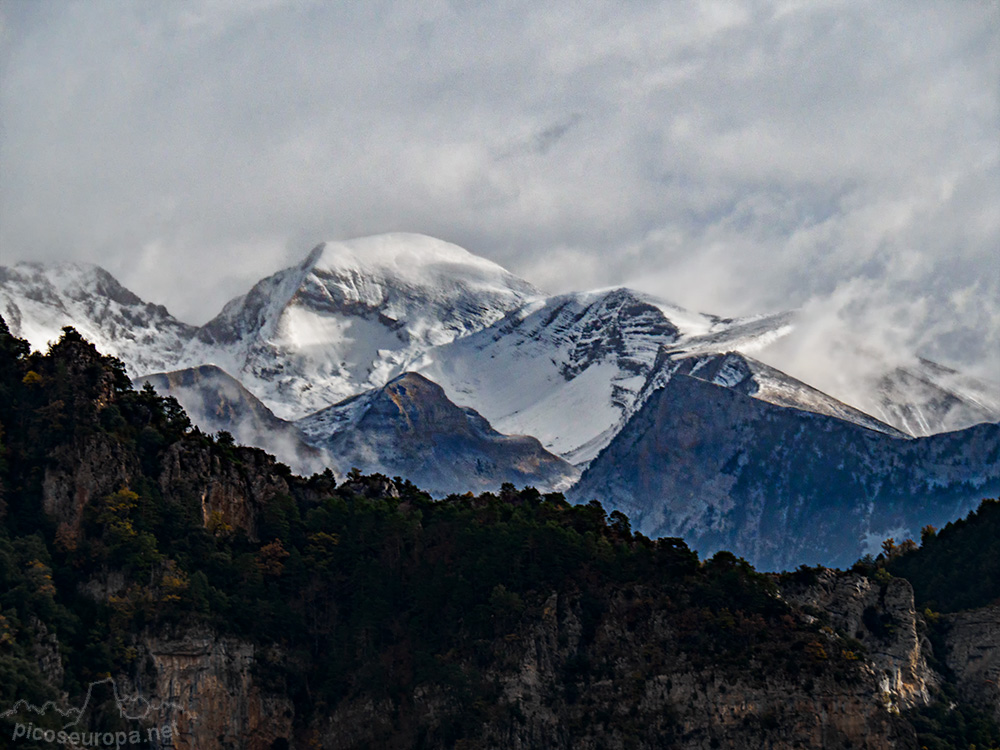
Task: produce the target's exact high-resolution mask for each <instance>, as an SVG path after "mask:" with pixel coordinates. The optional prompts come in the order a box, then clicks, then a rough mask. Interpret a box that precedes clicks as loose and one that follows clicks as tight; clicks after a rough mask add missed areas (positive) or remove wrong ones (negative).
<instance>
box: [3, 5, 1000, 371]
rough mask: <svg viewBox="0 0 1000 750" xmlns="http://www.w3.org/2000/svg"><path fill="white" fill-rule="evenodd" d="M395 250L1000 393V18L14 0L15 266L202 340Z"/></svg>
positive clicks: (9, 227)
mask: <svg viewBox="0 0 1000 750" xmlns="http://www.w3.org/2000/svg"><path fill="white" fill-rule="evenodd" d="M393 230H405V231H415V232H424V233H427V234H431V235H435V236H438V237H441V238H444V239H447V240H450V241H452V242H455V243H458V244H460V245H462V246H463V247H466V248H467V249H469V250H471V251H472V252H475V253H477V254H480V255H484V256H486V257H489V258H491V259H493V260H495V261H497V262H499V263H501V264H502V265H504V266H506V267H508V268H509V269H510V270H512V271H514V272H515V273H518V274H520V275H522V276H524V277H525V278H527V279H528V280H530V281H532V282H533V283H535V284H536V285H537V286H539V287H541V288H543V289H546V290H548V291H552V292H559V291H568V290H571V289H582V288H586V287H595V286H607V285H611V284H619V283H628V284H631V285H633V286H638V287H640V288H642V289H645V290H647V291H651V292H655V293H657V294H660V295H662V296H664V297H666V298H668V299H671V300H673V301H675V302H677V303H680V304H683V305H687V306H690V307H694V308H697V309H701V310H705V311H709V312H717V313H723V314H729V315H736V314H746V313H752V312H765V311H773V310H779V309H785V308H789V307H798V308H801V309H803V310H804V314H805V318H806V320H808V321H811V324H810V325H811V328H809V330H810V331H812V333H813V335H814V336H815V337H816V338H817V339H824V338H826V337H830V336H836V335H851V336H863V337H864V339H865V343H866V344H867V345H870V346H876V347H883V348H890V349H893V348H899V349H906V350H907V351H920V352H922V353H924V354H927V355H930V356H933V357H937V358H939V359H941V360H943V361H945V362H948V363H952V364H957V365H961V366H963V367H965V368H967V369H971V370H973V371H975V372H978V373H980V374H986V373H989V372H990V370H991V369H992V370H1000V3H998V2H996V0H959V1H947V0H934V1H933V2H921V1H920V0H899V1H893V0H878V1H872V2H863V1H859V0H845V1H840V0H811V1H809V2H805V1H800V0H781V1H779V0H774V1H768V0H761V1H759V2H757V1H754V2H725V1H722V0H720V1H715V0H699V2H667V1H664V0H660V1H659V2H645V1H644V0H633V1H630V2H626V3H623V2H592V1H590V0H582V1H581V0H566V1H563V0H553V1H552V2H546V3H538V2H528V1H527V0H525V1H523V2H521V1H519V0H515V1H511V2H475V1H473V0H468V1H466V0H462V1H458V0H456V1H454V2H448V1H447V0H440V1H438V0H421V1H420V2H412V3H395V2H381V1H378V0H371V1H369V2H363V3H330V2H310V1H309V0H252V1H251V0H188V1H187V2H170V1H167V0H158V1H157V2H155V3H153V2H111V1H110V0H86V1H83V0H78V1H76V2H74V1H73V0H0V253H2V261H3V262H4V263H10V262H13V261H15V260H57V259H75V260H88V261H94V262H98V263H100V264H102V265H103V266H105V267H106V268H107V269H108V270H110V271H111V272H112V273H113V274H115V275H116V276H117V277H118V278H119V279H120V280H121V281H122V282H123V283H124V284H125V285H126V286H128V287H130V288H131V289H133V290H134V291H136V292H137V293H138V294H140V296H143V297H144V298H146V299H150V300H152V301H157V302H163V303H165V304H166V305H167V306H168V308H170V310H171V311H172V312H173V313H174V314H175V315H177V316H178V317H180V318H182V319H184V320H187V321H188V322H192V323H200V322H203V321H205V320H207V319H208V318H209V317H211V316H212V315H213V314H214V313H215V312H217V311H218V309H219V308H220V307H221V306H222V304H223V303H224V302H225V301H226V300H227V299H228V298H230V297H232V296H234V295H235V294H238V293H241V292H242V291H245V289H246V288H247V287H249V285H250V284H251V283H252V282H253V281H255V280H257V279H259V278H260V277H262V276H264V275H266V274H268V273H271V272H273V271H275V270H277V269H278V268H281V267H283V266H286V265H289V264H290V263H292V262H294V261H297V260H299V259H300V258H301V257H303V256H304V255H305V254H306V253H307V252H308V250H309V249H310V248H311V247H313V246H314V245H315V244H317V243H318V242H319V241H321V240H325V239H340V238H347V237H354V236H359V235H365V234H373V233H378V232H385V231H393ZM801 351H811V350H801ZM810 356H812V355H810ZM800 358H801V352H800ZM824 366H826V365H825V364H824Z"/></svg>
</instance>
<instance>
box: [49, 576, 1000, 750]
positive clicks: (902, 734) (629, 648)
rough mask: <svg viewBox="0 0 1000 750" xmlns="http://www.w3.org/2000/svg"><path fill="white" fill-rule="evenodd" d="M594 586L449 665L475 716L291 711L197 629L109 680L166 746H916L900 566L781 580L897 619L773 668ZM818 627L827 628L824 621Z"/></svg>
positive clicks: (802, 593) (518, 749) (918, 696)
mask: <svg viewBox="0 0 1000 750" xmlns="http://www.w3.org/2000/svg"><path fill="white" fill-rule="evenodd" d="M793 588H794V587H793ZM609 597H610V598H609V599H608V600H607V605H608V606H607V607H606V609H604V610H603V611H602V613H601V614H600V615H599V616H598V617H597V618H596V620H595V619H594V616H593V612H591V613H589V614H588V613H587V611H586V609H587V605H586V604H585V602H583V601H582V600H581V598H580V596H579V595H577V594H572V593H563V594H556V593H553V594H551V595H550V596H549V597H548V599H547V600H546V601H545V602H544V605H543V606H542V607H541V609H540V611H537V610H536V614H534V615H532V616H529V617H526V618H524V619H521V620H520V622H511V623H509V627H508V626H500V625H498V627H497V633H496V637H495V638H494V639H493V640H492V641H490V642H488V643H487V644H485V647H486V649H487V651H486V652H484V653H482V654H481V655H480V656H479V657H477V658H476V659H475V660H473V661H469V662H467V663H463V664H462V665H461V667H460V668H461V670H462V671H463V672H465V673H466V674H467V675H469V676H470V677H471V678H472V679H476V680H479V679H482V681H483V682H484V683H486V684H492V685H494V686H495V690H496V692H495V697H494V698H493V699H492V700H491V701H490V702H489V703H482V704H477V705H476V706H475V707H473V709H471V710H472V714H470V713H469V712H470V709H469V707H468V706H467V705H463V703H462V701H461V699H460V696H459V692H460V689H458V688H456V687H455V686H454V685H453V684H443V683H425V684H422V685H420V686H418V687H417V689H416V690H415V691H414V692H413V694H412V695H410V696H405V697H403V698H402V699H401V700H399V701H395V702H394V701H390V700H386V699H376V698H373V697H371V696H368V695H366V694H364V693H362V694H360V695H358V696H356V697H353V698H348V699H345V700H342V701H340V702H339V703H337V704H336V705H335V706H332V707H329V708H326V707H323V706H316V707H315V709H316V710H315V711H314V712H313V714H312V716H311V717H308V718H307V717H304V716H299V715H297V714H296V710H295V706H294V704H293V702H292V699H291V696H290V694H289V691H288V689H287V687H286V686H285V685H283V684H282V683H281V681H280V680H278V681H270V682H269V681H267V680H266V678H262V677H261V674H262V670H261V667H262V666H263V667H265V669H264V670H263V673H265V674H266V667H267V665H268V664H269V663H275V662H282V661H284V659H285V657H284V656H283V654H282V653H281V651H280V649H272V650H271V651H270V652H267V653H264V652H263V651H262V649H261V648H260V647H255V646H254V645H252V644H250V643H248V642H245V641H242V640H240V639H237V638H231V637H223V636H219V635H218V634H216V633H214V632H212V631H209V630H207V629H202V628H199V627H189V628H182V629H180V630H179V631H177V632H160V633H152V634H150V633H147V634H145V635H143V636H142V637H140V638H139V640H138V642H137V646H138V647H139V652H140V653H139V657H140V658H139V659H137V660H136V662H135V663H136V664H144V665H145V666H144V668H140V669H139V670H138V671H137V672H136V673H135V674H133V675H132V676H131V677H130V678H129V679H128V680H127V681H126V682H127V683H128V684H126V685H122V687H123V688H125V690H124V691H123V694H124V695H137V696H140V698H141V699H142V700H144V701H148V702H149V705H151V706H152V707H153V714H152V715H151V717H150V718H151V721H150V723H154V722H155V724H156V725H157V726H167V725H169V726H172V727H173V730H174V733H175V734H174V737H173V746H174V747H176V748H178V750H275V749H281V748H284V749H286V750H292V749H294V750H299V749H301V750H305V749H307V748H324V749H331V750H332V749H334V748H337V749H339V748H371V747H385V748H407V747H415V746H418V745H419V746H421V747H426V748H452V747H467V748H471V747H475V748H496V749H497V750H500V749H501V748H502V749H504V750H507V749H508V748H513V749H514V750H529V749H531V748H537V747H551V748H566V749H567V750H569V749H570V748H572V749H573V750H575V749H576V748H588V749H593V750H598V749H602V750H603V748H638V749H640V750H641V749H645V748H650V749H651V748H661V747H666V746H669V747H672V748H682V749H685V750H687V749H690V750H703V749H708V748H717V747H724V748H734V749H736V750H757V749H758V748H761V747H768V748H774V749H775V750H785V749H786V748H787V749H789V750H791V748H803V747H810V748H812V747H816V748H844V749H845V750H846V749H847V748H854V749H857V748H866V749H867V750H890V749H895V748H915V747H916V742H915V736H914V734H913V731H912V728H911V727H910V726H909V725H908V724H907V723H906V722H905V721H903V720H902V719H901V718H900V717H899V716H898V711H897V710H896V709H897V708H899V707H902V706H903V705H912V704H913V703H918V702H920V701H922V700H923V699H924V697H925V690H926V688H927V686H928V685H929V684H930V682H931V680H932V677H930V676H929V675H928V673H927V670H926V666H925V665H924V664H923V654H922V651H921V642H920V640H919V639H918V638H917V635H916V630H915V628H916V625H915V616H914V613H913V609H912V593H911V592H910V590H909V586H908V584H906V582H905V581H899V580H897V581H896V582H895V583H890V584H889V585H888V586H887V587H886V588H885V590H880V589H879V588H878V587H876V586H872V584H871V582H869V581H868V580H867V579H865V578H863V577H861V576H856V575H851V574H838V573H836V572H833V571H823V572H821V573H820V576H819V580H818V581H817V582H816V583H815V584H812V585H809V586H799V587H798V588H796V589H795V590H791V589H789V590H788V591H787V592H786V598H788V599H789V600H792V601H795V602H799V603H801V605H802V606H813V607H828V609H827V610H826V611H827V613H828V616H829V618H830V621H831V622H832V623H834V624H835V625H836V626H837V627H840V626H841V625H843V626H845V627H848V628H850V627H854V626H857V627H858V628H859V629H860V628H864V627H865V626H864V620H865V611H866V610H867V609H868V608H869V607H873V608H875V610H876V613H877V614H878V615H879V616H881V615H889V616H891V617H893V618H895V622H896V629H895V631H894V636H893V638H892V639H889V640H888V641H878V640H877V639H878V638H880V637H881V636H878V635H877V634H872V636H871V637H869V636H864V638H865V639H866V640H865V642H866V644H867V643H870V644H872V647H871V648H870V649H869V651H868V653H867V655H863V656H862V657H861V658H860V659H859V660H857V661H843V660H842V661H841V662H840V664H841V667H839V668H837V669H830V668H827V665H828V662H826V661H822V662H812V666H810V663H809V662H808V658H807V656H806V655H804V654H802V655H800V657H801V659H802V660H804V661H803V662H802V667H803V669H802V671H801V672H800V671H798V670H797V669H796V670H793V671H789V670H788V669H787V665H788V664H798V663H799V661H798V660H799V658H800V657H796V658H795V659H793V660H792V661H790V662H789V661H787V660H785V659H784V658H783V656H782V655H781V654H776V655H775V658H776V661H777V662H783V663H784V664H785V666H784V667H783V666H781V664H780V663H771V662H770V661H768V660H767V659H766V658H765V659H764V661H757V660H752V661H750V662H749V663H744V662H740V661H736V662H727V661H726V659H725V658H722V659H720V658H718V657H717V656H707V655H705V654H701V653H698V652H691V651H690V650H689V649H687V648H686V647H685V646H684V645H683V644H684V639H685V637H686V635H685V631H684V626H683V625H682V621H683V618H684V612H676V611H671V608H670V605H669V600H667V599H664V598H662V595H659V594H657V593H656V592H654V591H651V590H648V589H646V588H644V587H633V586H630V587H626V588H625V589H622V590H617V591H615V592H613V593H609ZM814 611H817V612H819V610H814ZM797 616H798V617H808V616H807V615H805V614H804V613H802V612H801V611H800V612H799V613H798V615H797ZM990 617H992V618H993V619H991V620H990V621H989V623H990V624H989V627H991V628H994V630H989V628H987V629H985V630H984V629H983V628H982V627H981V626H980V625H978V624H974V623H977V622H978V621H970V623H973V624H970V627H974V628H976V630H975V633H976V637H977V638H978V637H985V638H987V639H988V638H994V643H995V632H996V631H995V628H996V627H997V621H996V613H993V614H991V615H990ZM508 631H509V632H508ZM956 632H962V631H960V630H959V631H956ZM40 637H44V633H42V634H41V636H40ZM828 641H829V644H830V645H831V646H835V645H837V644H838V643H842V641H840V640H838V637H837V636H835V635H834V634H833V633H832V632H830V633H829V634H828ZM979 642H980V641H977V643H979ZM986 642H987V643H988V641H986ZM49 646H51V644H48V645H47V646H46V647H45V648H48V650H49V651H52V649H51V648H49ZM53 653H56V652H55V651H53ZM954 653H955V655H956V658H957V657H958V655H959V653H960V650H959V649H955V651H954ZM992 654H993V655H994V656H993V658H994V659H995V655H996V647H995V646H994V650H993V651H992ZM994 663H995V661H994ZM303 666H304V665H303ZM50 671H52V670H50ZM887 697H888V699H887ZM906 701H909V703H906Z"/></svg>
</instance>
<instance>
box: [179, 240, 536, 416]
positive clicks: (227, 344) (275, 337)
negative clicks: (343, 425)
mask: <svg viewBox="0 0 1000 750" xmlns="http://www.w3.org/2000/svg"><path fill="white" fill-rule="evenodd" d="M537 294H538V292H537V290H536V289H535V288H534V287H532V286H531V285H530V284H529V283H528V282H526V281H524V280H523V279H520V278H518V277H517V276H514V275H513V274H511V273H510V272H508V271H506V270H505V269H503V268H502V267H501V266H499V265H497V264H496V263H494V262H492V261H489V260H486V259H485V258H480V257H478V256H476V255H473V254H472V253H470V252H468V251H467V250H463V249H462V248H460V247H458V246H457V245H453V244H451V243H450V242H445V241H443V240H438V239H435V238H433V237H427V236H425V235H420V234H405V233H395V234H382V235H376V236H373V237H361V238H358V239H353V240H345V241H338V242H326V243H323V244H321V245H318V246H317V247H315V248H314V249H313V250H312V251H311V252H310V253H309V255H308V256H307V257H306V258H305V259H304V260H303V261H302V262H301V263H300V264H299V265H297V266H293V267H291V268H287V269H285V270H283V271H279V272H278V273H276V274H274V275H272V276H270V277H268V278H266V279H263V280H262V281H260V282H258V283H257V284H256V285H255V286H254V287H253V289H251V290H250V292H248V293H247V294H246V295H244V296H242V297H239V298H237V299H235V300H233V301H231V302H230V303H229V304H227V305H226V306H225V308H223V311H222V313H220V314H219V315H218V316H217V317H216V318H215V319H214V320H212V321H211V322H209V323H208V324H207V325H206V326H204V328H202V329H201V331H200V332H199V334H198V336H199V342H197V343H196V344H195V345H193V347H192V348H191V349H190V350H189V351H188V352H186V354H185V357H186V362H188V363H189V364H191V365H195V364H200V363H201V362H205V361H216V362H219V361H222V362H225V363H226V364H228V365H229V368H230V371H231V372H235V373H237V374H238V375H239V377H240V378H241V379H242V380H243V381H244V383H245V384H246V385H247V386H248V387H249V388H250V390H251V391H253V392H255V393H256V394H257V395H258V396H260V397H261V398H263V400H264V401H265V402H267V403H269V404H275V405H278V406H279V409H278V410H277V413H278V415H279V416H281V417H298V416H302V415H303V414H306V413H309V411H314V410H316V409H319V408H322V407H323V406H326V405H328V404H330V403H332V402H337V401H340V400H341V399H343V398H345V397H347V396H350V395H351V394H354V393H357V392H358V391H359V390H361V389H366V388H370V387H380V386H382V385H384V384H385V383H386V382H387V381H388V380H389V378H391V377H393V376H394V375H396V374H397V373H399V372H401V371H402V370H404V369H406V366H407V365H408V364H409V363H410V362H413V361H415V360H416V359H418V358H420V357H421V356H423V355H424V354H425V353H426V352H427V351H428V350H429V349H430V348H432V347H434V346H438V345H440V344H444V343H447V342H449V341H452V340H453V339H455V338H458V337H462V336H465V335H468V334H469V333H472V332H475V331H478V330H480V329H482V328H486V327H487V326H490V325H492V324H493V323H495V322H496V321H498V320H500V319H501V318H503V317H504V316H505V315H506V314H507V313H508V312H510V311H511V310H514V309H517V308H519V307H521V306H522V305H523V304H524V303H525V301H527V300H528V299H531V298H533V297H534V296H535V295H537ZM276 358H277V359H279V360H282V361H284V362H285V366H284V367H283V368H279V369H278V370H276V369H275V366H274V362H275V359H276ZM282 404H284V405H285V407H284V408H282V407H281V405H282Z"/></svg>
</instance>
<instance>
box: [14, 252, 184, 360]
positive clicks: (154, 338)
mask: <svg viewBox="0 0 1000 750" xmlns="http://www.w3.org/2000/svg"><path fill="white" fill-rule="evenodd" d="M0 315H2V316H3V318H4V320H6V321H7V325H8V327H9V328H10V331H11V333H12V334H14V335H15V336H18V337H20V338H23V339H26V340H27V341H28V343H30V344H31V346H32V347H33V348H34V349H37V350H41V351H44V350H45V349H46V348H47V347H48V345H49V344H50V343H51V342H53V341H56V340H57V339H58V338H59V336H60V335H61V333H62V328H63V327H64V326H73V327H74V328H76V329H77V330H78V331H79V332H80V333H81V334H82V335H83V336H84V337H85V338H87V339H88V340H89V341H91V342H92V343H94V344H95V345H96V346H97V348H98V349H100V351H102V352H104V353H105V354H111V355H114V356H116V357H118V358H119V359H121V360H122V361H123V362H124V363H125V366H126V368H127V369H128V371H129V374H130V375H132V376H135V375H141V374H144V373H148V372H157V371H160V370H165V369H170V368H172V367H173V365H174V363H175V362H176V360H177V356H178V354H179V353H180V351H181V350H182V349H183V347H184V344H185V342H186V341H187V340H189V339H190V338H191V337H192V336H193V335H194V333H195V330H196V329H195V328H194V327H193V326H189V325H186V324H185V323H181V322H180V321H179V320H177V319H175V318H174V317H173V316H172V315H170V313H168V312H167V310H166V308H165V307H163V306H162V305H154V304H150V303H148V302H144V301H143V300H141V299H139V297H137V296H136V295H135V294H133V293H132V292H130V291H129V290H128V289H126V288H125V287H123V286H122V285H121V284H119V283H118V281H116V280H115V278H114V277H113V276H112V275H111V274H109V273H108V272H107V271H105V270H104V269H103V268H100V267H98V266H94V265H90V264H86V263H57V264H41V263H18V264H16V265H14V266H9V267H5V266H0Z"/></svg>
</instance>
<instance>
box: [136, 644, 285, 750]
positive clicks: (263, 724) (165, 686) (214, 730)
mask: <svg viewBox="0 0 1000 750" xmlns="http://www.w3.org/2000/svg"><path fill="white" fill-rule="evenodd" d="M143 645H144V647H145V649H146V653H147V654H148V661H147V663H151V665H152V667H151V670H150V677H151V684H149V685H146V686H145V688H146V689H145V691H142V692H143V697H145V698H147V699H148V700H150V701H151V702H152V703H154V704H155V705H160V706H164V707H165V708H163V709H162V712H161V714H160V716H159V717H158V719H157V720H158V722H159V723H160V724H161V725H165V724H169V725H172V726H174V727H175V732H176V734H175V737H174V747H175V748H177V750H202V749H203V748H226V749H227V750H272V748H275V747H281V744H280V741H281V740H284V741H285V742H286V743H287V742H288V738H289V737H291V735H292V722H293V719H294V716H295V710H294V707H293V705H292V701H291V699H290V698H289V697H288V696H287V695H283V694H281V693H280V692H277V691H274V690H262V689H261V688H260V686H259V685H258V684H257V681H256V679H255V672H256V670H255V666H256V664H257V662H259V661H260V650H259V649H258V648H255V647H254V646H253V645H252V644H249V643H246V642H244V641H240V640H238V639H235V638H220V637H218V636H217V635H215V634H213V633H211V632H209V631H205V630H197V629H196V630H192V631H189V632H186V633H181V634H179V635H177V636H175V637H157V636H153V637H149V638H147V639H145V641H144V644H143ZM287 746H288V745H287V744H286V745H285V747H287Z"/></svg>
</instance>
